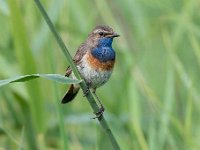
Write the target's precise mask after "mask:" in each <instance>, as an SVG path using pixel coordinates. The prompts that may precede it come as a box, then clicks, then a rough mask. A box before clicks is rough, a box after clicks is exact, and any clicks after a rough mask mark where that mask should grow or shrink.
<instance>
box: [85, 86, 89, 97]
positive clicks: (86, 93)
mask: <svg viewBox="0 0 200 150" xmlns="http://www.w3.org/2000/svg"><path fill="white" fill-rule="evenodd" d="M89 92H90V89H89V88H87V89H86V90H85V91H84V92H83V97H85V96H87V95H88V93H89Z"/></svg>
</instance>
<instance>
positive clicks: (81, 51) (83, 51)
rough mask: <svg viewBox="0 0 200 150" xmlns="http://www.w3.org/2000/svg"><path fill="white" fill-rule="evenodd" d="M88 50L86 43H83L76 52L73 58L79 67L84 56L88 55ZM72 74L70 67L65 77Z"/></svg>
mask: <svg viewBox="0 0 200 150" xmlns="http://www.w3.org/2000/svg"><path fill="white" fill-rule="evenodd" d="M87 49H88V46H87V44H85V43H82V44H81V45H80V46H79V48H78V50H77V51H76V54H75V56H74V58H73V61H74V63H75V64H76V65H79V64H80V63H81V60H82V58H83V56H84V55H85V54H86V52H87ZM71 73H72V69H71V68H70V66H68V67H67V69H66V73H65V76H66V77H69V76H70V74H71Z"/></svg>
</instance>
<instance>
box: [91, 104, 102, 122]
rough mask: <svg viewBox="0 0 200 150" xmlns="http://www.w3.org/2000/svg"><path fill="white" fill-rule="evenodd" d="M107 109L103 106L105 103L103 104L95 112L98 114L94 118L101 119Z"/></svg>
mask: <svg viewBox="0 0 200 150" xmlns="http://www.w3.org/2000/svg"><path fill="white" fill-rule="evenodd" d="M104 111H105V109H104V107H103V105H101V107H100V108H99V110H98V111H97V112H94V114H95V115H96V116H95V117H93V118H92V119H96V118H98V119H101V117H102V116H103V113H104Z"/></svg>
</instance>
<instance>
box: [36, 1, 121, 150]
mask: <svg viewBox="0 0 200 150" xmlns="http://www.w3.org/2000/svg"><path fill="white" fill-rule="evenodd" d="M34 1H35V3H36V5H37V7H38V8H39V10H40V12H41V14H42V16H43V17H44V19H45V21H46V23H47V24H48V26H49V28H50V30H51V32H52V33H53V35H54V37H55V39H56V41H57V42H58V44H59V46H60V48H61V50H62V52H63V53H64V55H65V57H66V58H67V61H68V63H69V64H70V67H71V68H72V70H73V72H74V74H75V76H76V78H77V79H79V80H81V79H82V78H81V75H80V74H79V72H78V70H77V68H76V65H75V64H74V62H73V60H72V57H71V55H70V53H69V51H68V49H67V47H66V46H65V44H64V42H63V40H62V39H61V37H60V36H59V34H58V33H57V31H56V29H55V27H54V25H53V23H52V22H51V20H50V18H49V16H48V15H47V13H46V11H45V9H44V7H43V6H42V4H41V2H40V0H34ZM80 87H81V89H82V90H83V91H85V90H86V89H87V85H86V83H85V82H84V80H82V82H81V83H80ZM86 98H87V100H88V102H89V103H90V106H91V107H92V109H93V111H94V112H97V111H98V110H99V107H98V105H97V103H96V101H95V99H94V97H93V95H92V93H91V92H90V91H89V92H88V94H87V95H86ZM98 120H99V123H100V124H101V126H102V128H103V129H104V131H105V133H106V135H107V136H108V138H109V139H110V141H111V143H112V145H113V148H114V149H115V150H120V147H119V144H118V143H117V141H116V139H115V137H114V135H113V134H112V131H111V130H110V127H109V126H108V124H107V122H106V120H105V118H104V116H103V115H102V117H100V118H98Z"/></svg>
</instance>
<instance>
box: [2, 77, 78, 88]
mask: <svg viewBox="0 0 200 150" xmlns="http://www.w3.org/2000/svg"><path fill="white" fill-rule="evenodd" d="M39 77H42V78H46V79H49V80H52V81H55V82H59V83H63V84H75V83H80V82H81V81H80V80H76V79H71V78H68V77H65V76H63V75H60V74H31V75H22V76H16V77H13V78H9V79H5V80H0V86H4V85H6V84H9V83H13V82H26V81H29V80H32V79H35V78H39Z"/></svg>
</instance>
